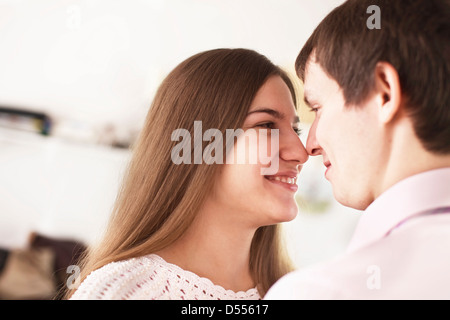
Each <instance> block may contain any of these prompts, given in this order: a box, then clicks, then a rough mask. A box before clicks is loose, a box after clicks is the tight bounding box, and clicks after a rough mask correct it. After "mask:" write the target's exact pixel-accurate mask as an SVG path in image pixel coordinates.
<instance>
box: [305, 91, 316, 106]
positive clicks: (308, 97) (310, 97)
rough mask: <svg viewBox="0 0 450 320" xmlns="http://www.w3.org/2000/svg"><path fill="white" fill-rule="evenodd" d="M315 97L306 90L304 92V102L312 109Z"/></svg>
mask: <svg viewBox="0 0 450 320" xmlns="http://www.w3.org/2000/svg"><path fill="white" fill-rule="evenodd" d="M314 100H315V99H314V95H313V94H311V93H310V92H309V91H308V90H304V92H303V101H304V102H305V104H306V105H307V106H308V107H310V108H311V106H312V105H313V101H314Z"/></svg>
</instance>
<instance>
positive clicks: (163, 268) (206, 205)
mask: <svg viewBox="0 0 450 320" xmlns="http://www.w3.org/2000/svg"><path fill="white" fill-rule="evenodd" d="M295 103H296V96H295V92H294V88H293V85H292V83H291V81H290V80H289V78H288V77H287V75H286V74H285V73H284V72H283V71H282V70H281V69H280V68H278V67H276V66H274V65H273V64H272V63H271V62H270V61H269V60H268V59H267V58H266V57H264V56H262V55H260V54H258V53H256V52H254V51H251V50H246V49H217V50H211V51H206V52H203V53H199V54H197V55H194V56H193V57H191V58H189V59H187V60H185V61H184V62H182V63H181V64H180V65H178V66H177V67H176V68H175V69H174V70H173V71H172V72H171V73H170V74H169V75H168V76H167V77H166V79H165V80H164V81H163V82H162V84H161V86H160V88H159V89H158V91H157V93H156V96H155V98H154V101H153V104H152V106H151V108H150V110H149V113H148V115H147V119H146V123H145V125H144V128H143V130H142V132H141V135H140V137H139V139H138V141H137V143H136V145H135V147H134V151H133V152H134V153H133V157H132V159H131V163H130V165H129V171H128V174H127V175H126V178H125V181H124V183H123V186H122V189H121V191H120V193H119V196H118V198H117V201H116V205H115V208H114V214H113V216H112V219H111V221H110V224H109V227H108V229H107V232H106V234H105V236H104V238H103V240H102V241H101V243H100V244H99V245H98V246H96V248H95V249H94V250H91V251H90V252H89V254H88V255H87V257H86V258H85V259H84V262H83V264H82V266H81V270H82V276H81V279H82V280H83V282H82V283H81V285H80V286H79V288H78V289H77V290H76V291H75V293H74V294H73V295H72V299H239V298H242V299H260V298H262V297H263V296H264V294H265V292H266V291H267V290H268V289H269V287H270V286H271V285H272V284H273V283H274V282H275V281H276V280H277V279H279V278H280V277H281V276H282V275H284V274H286V273H287V272H289V271H290V270H291V266H290V263H289V260H288V259H287V257H286V256H285V255H284V254H283V250H282V244H281V239H280V229H279V226H278V225H277V223H279V222H284V221H289V220H292V219H293V218H294V217H295V216H296V214H297V205H296V203H295V201H294V193H295V191H296V188H297V186H296V184H295V182H296V176H297V173H298V172H299V170H300V168H301V165H302V164H303V163H304V162H305V161H306V160H307V158H308V156H307V153H306V150H305V149H304V147H303V145H302V143H301V141H300V139H299V137H298V132H299V129H298V125H299V123H298V117H297V116H296V113H295ZM199 121H201V126H202V130H204V131H205V130H207V129H216V130H218V131H220V132H221V133H222V134H223V135H224V136H225V134H226V132H227V129H228V130H230V129H233V130H237V129H239V128H242V130H243V131H244V132H247V131H249V132H250V129H252V131H251V132H256V133H258V132H260V131H261V132H263V131H265V132H267V131H269V132H268V133H269V138H271V140H270V141H269V143H268V144H267V148H268V146H269V145H270V146H272V145H271V143H274V141H276V140H277V139H275V138H278V150H277V152H276V153H274V152H272V154H271V155H270V156H271V157H272V158H271V159H272V160H271V162H277V163H278V168H276V169H278V170H277V173H276V174H274V173H271V174H267V172H268V171H267V172H266V175H261V169H264V168H267V167H269V166H270V163H264V164H263V163H261V161H256V163H254V162H252V163H250V162H247V163H243V164H242V163H236V162H234V163H229V161H224V164H217V163H214V164H209V163H205V161H200V162H201V163H199V161H198V160H199V159H200V160H202V158H201V157H200V158H198V155H199V153H198V151H199V150H200V151H202V150H203V151H204V153H205V154H207V152H205V151H206V150H208V145H210V144H211V143H212V141H216V142H218V141H219V140H220V139H218V137H217V136H215V138H214V139H213V138H211V139H210V140H209V141H208V139H206V141H203V139H204V138H205V135H204V136H203V139H198V136H197V138H196V139H191V141H194V142H193V143H192V144H191V145H190V146H189V148H188V149H189V150H187V149H183V151H184V152H187V151H189V154H191V155H192V156H193V158H195V157H197V158H196V159H194V161H192V162H190V163H186V161H185V162H180V161H174V159H173V157H174V152H173V151H174V150H178V149H176V148H177V146H179V144H180V142H179V141H180V139H178V140H177V139H173V136H174V135H173V134H172V133H174V132H178V131H177V130H180V129H184V130H186V131H184V132H189V133H190V135H191V137H192V136H193V135H195V134H196V133H197V134H198V132H195V131H196V130H195V129H196V128H195V127H194V126H195V124H199ZM270 129H278V130H272V131H270ZM197 131H198V130H197ZM277 133H278V134H277ZM271 134H272V136H270V135H271ZM244 136H245V135H241V136H239V137H238V138H237V139H236V141H234V139H233V141H232V142H231V143H232V144H233V145H234V149H232V150H231V153H235V154H238V153H239V152H241V151H242V149H239V148H237V147H238V145H239V144H242V143H244V144H247V145H248V144H250V146H249V148H248V149H245V150H246V152H247V154H246V156H247V157H244V158H245V159H247V160H248V157H249V156H250V153H251V152H252V151H251V150H253V151H254V150H256V149H255V148H253V149H252V147H255V145H254V144H255V143H256V144H258V143H259V142H260V140H261V137H262V136H263V135H258V139H257V140H256V142H255V140H252V139H243V137H244ZM172 140H175V141H172ZM208 143H209V144H208ZM229 143H230V142H229ZM251 144H253V145H251ZM185 146H186V145H184V147H185ZM228 146H229V145H228ZM228 146H227V144H226V143H223V150H222V149H221V150H220V151H223V154H226V150H228V149H227V148H228ZM257 147H258V146H256V148H257ZM209 150H211V149H209ZM218 150H219V149H216V150H215V151H216V152H217V151H218ZM239 150H241V151H239ZM249 150H250V151H249ZM266 151H267V150H266ZM175 154H176V152H175ZM205 154H204V155H203V159H205ZM211 154H212V153H210V155H211ZM229 154H230V152H229V153H228V155H229ZM238 155H239V154H238ZM184 156H186V155H183V157H184ZM274 160H277V161H274ZM70 294H71V293H70Z"/></svg>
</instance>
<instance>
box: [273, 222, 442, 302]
mask: <svg viewBox="0 0 450 320" xmlns="http://www.w3.org/2000/svg"><path fill="white" fill-rule="evenodd" d="M448 252H450V216H449V215H446V216H445V217H444V216H439V217H438V216H436V217H434V218H433V219H427V220H426V221H425V220H424V221H420V220H417V221H414V222H411V223H410V224H408V225H407V226H404V227H402V228H399V229H398V230H396V231H395V232H393V233H392V234H391V235H389V236H388V237H385V238H382V239H380V240H379V241H375V242H374V243H372V244H370V245H367V246H365V247H363V248H361V249H359V250H356V251H353V252H351V253H347V254H343V255H341V256H339V257H336V258H334V259H333V260H331V261H328V262H323V263H320V264H316V265H313V266H309V267H306V268H303V269H299V270H297V271H293V272H291V273H289V274H287V275H286V276H284V277H283V278H281V279H280V280H279V281H278V282H277V283H276V284H275V285H274V286H273V287H272V288H271V289H270V290H269V292H268V294H267V295H266V298H267V299H398V298H400V299H402V298H412V299H415V298H419V299H427V298H436V299H442V298H445V299H450V275H449V274H448V270H450V256H449V255H448ZM446 270H447V271H446Z"/></svg>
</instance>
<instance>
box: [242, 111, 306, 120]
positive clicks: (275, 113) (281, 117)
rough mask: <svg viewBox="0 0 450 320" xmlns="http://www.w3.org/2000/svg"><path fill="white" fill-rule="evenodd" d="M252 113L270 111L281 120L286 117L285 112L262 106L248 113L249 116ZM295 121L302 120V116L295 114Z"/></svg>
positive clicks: (269, 112)
mask: <svg viewBox="0 0 450 320" xmlns="http://www.w3.org/2000/svg"><path fill="white" fill-rule="evenodd" d="M252 113H268V114H270V115H271V116H273V117H274V118H277V119H279V120H282V119H284V118H285V117H286V116H285V115H284V113H280V112H279V111H277V110H273V109H270V108H261V109H256V110H252V111H250V112H249V113H247V116H248V115H250V114H252ZM292 122H293V123H299V122H300V118H299V117H298V116H295V117H294V119H293V121H292Z"/></svg>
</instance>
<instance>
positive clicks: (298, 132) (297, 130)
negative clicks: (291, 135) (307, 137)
mask: <svg viewBox="0 0 450 320" xmlns="http://www.w3.org/2000/svg"><path fill="white" fill-rule="evenodd" d="M292 129H294V131H295V133H296V134H297V135H298V136H300V135H301V134H302V129H300V128H292Z"/></svg>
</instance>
